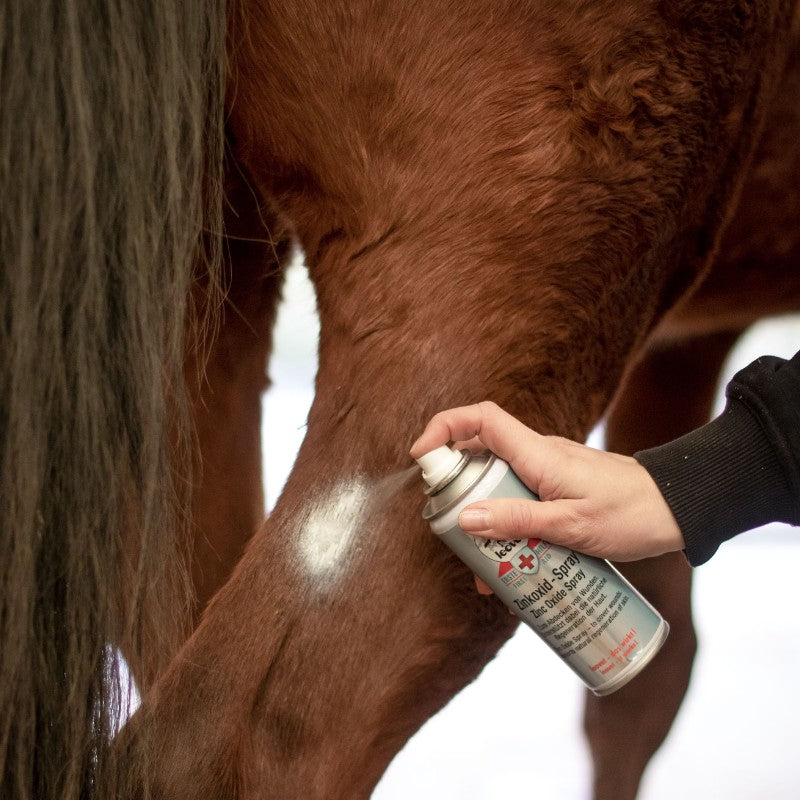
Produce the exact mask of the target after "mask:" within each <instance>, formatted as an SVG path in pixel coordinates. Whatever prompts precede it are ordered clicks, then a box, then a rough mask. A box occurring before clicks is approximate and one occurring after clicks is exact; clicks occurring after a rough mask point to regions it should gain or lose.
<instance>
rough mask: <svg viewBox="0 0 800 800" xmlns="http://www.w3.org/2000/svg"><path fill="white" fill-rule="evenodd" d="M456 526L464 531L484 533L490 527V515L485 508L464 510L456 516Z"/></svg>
mask: <svg viewBox="0 0 800 800" xmlns="http://www.w3.org/2000/svg"><path fill="white" fill-rule="evenodd" d="M458 526H459V527H460V528H461V529H462V530H465V531H486V530H489V528H491V527H492V515H491V513H490V512H489V511H488V510H487V509H485V508H465V509H464V510H463V511H462V512H461V513H460V514H459V515H458Z"/></svg>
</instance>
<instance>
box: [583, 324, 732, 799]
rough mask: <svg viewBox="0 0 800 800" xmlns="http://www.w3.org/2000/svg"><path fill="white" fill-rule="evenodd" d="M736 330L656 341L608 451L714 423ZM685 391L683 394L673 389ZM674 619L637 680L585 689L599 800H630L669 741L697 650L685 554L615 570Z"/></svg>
mask: <svg viewBox="0 0 800 800" xmlns="http://www.w3.org/2000/svg"><path fill="white" fill-rule="evenodd" d="M738 335H739V334H738V332H728V331H725V332H722V333H718V334H709V335H706V336H703V337H698V338H692V339H688V340H684V341H681V342H673V343H667V344H661V345H659V344H656V345H654V346H653V347H652V348H651V350H650V351H649V352H648V353H647V354H646V355H645V356H644V358H643V359H642V361H641V362H640V363H638V364H637V365H636V366H635V367H634V369H633V370H632V373H631V375H630V376H629V377H628V380H627V382H626V384H625V386H624V388H623V391H622V394H621V396H620V397H619V399H618V400H617V402H616V404H615V406H614V408H613V411H612V414H611V416H610V418H609V420H608V424H607V427H606V446H607V447H608V449H609V450H612V451H614V452H619V453H625V454H632V453H634V452H636V451H637V450H642V449H644V448H647V447H653V446H655V445H657V444H661V443H663V442H667V441H670V440H672V439H674V438H676V437H678V436H681V435H682V434H684V433H686V432H688V431H690V430H693V429H694V428H696V427H698V426H700V425H702V424H703V423H705V422H707V421H708V419H709V415H710V413H711V408H712V404H713V401H714V396H715V390H716V387H717V380H718V378H719V372H720V368H721V367H722V364H723V361H724V359H725V357H726V355H727V354H728V352H729V350H730V348H731V347H732V346H733V344H734V342H735V341H736V339H737V337H738ZM676 386H679V387H680V390H679V391H675V387H676ZM618 566H619V567H620V569H621V570H622V571H623V572H624V573H625V575H626V576H627V577H628V579H629V580H631V581H632V582H633V583H634V585H635V586H636V587H637V588H638V589H640V591H642V592H643V594H644V595H645V596H646V597H647V598H648V599H649V600H650V601H651V602H652V603H653V604H654V605H655V607H656V608H658V610H659V611H660V612H661V613H662V614H663V616H664V617H665V618H666V619H667V620H668V621H669V624H670V635H669V638H668V639H667V642H666V644H665V645H664V648H663V649H662V650H661V652H660V653H659V654H658V655H657V656H656V657H655V659H654V660H653V662H652V663H651V664H649V665H648V667H647V669H645V670H644V671H643V672H642V674H641V675H640V676H638V677H637V678H636V680H634V681H632V682H631V683H629V684H628V685H627V686H624V687H623V688H622V689H620V690H619V691H618V692H616V693H614V694H612V695H609V696H608V697H595V696H594V695H590V694H588V693H587V695H586V705H585V712H584V726H585V729H586V734H587V737H588V740H589V746H590V749H591V753H592V758H593V764H594V797H595V798H596V800H612V798H613V800H632V799H633V798H635V797H636V794H637V790H638V787H639V782H640V780H641V777H642V774H643V772H644V769H645V767H646V766H647V763H648V761H649V760H650V758H651V757H652V755H653V754H654V753H655V751H656V750H657V749H658V747H659V746H660V745H661V743H662V741H663V740H664V737H665V736H666V735H667V733H668V731H669V729H670V727H671V725H672V722H673V720H674V718H675V715H676V714H677V712H678V709H679V707H680V704H681V702H682V700H683V697H684V694H685V693H686V689H687V687H688V685H689V677H690V674H691V669H692V662H693V660H694V654H695V649H696V638H695V632H694V627H693V625H692V617H691V597H690V593H691V583H692V581H691V568H690V567H689V565H688V563H687V562H686V560H685V558H684V557H683V556H682V555H681V554H679V553H678V554H674V553H672V554H668V555H666V556H662V557H660V558H657V559H648V560H646V561H639V562H636V563H631V564H622V565H618Z"/></svg>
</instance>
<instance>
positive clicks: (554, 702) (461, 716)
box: [263, 260, 800, 800]
mask: <svg viewBox="0 0 800 800" xmlns="http://www.w3.org/2000/svg"><path fill="white" fill-rule="evenodd" d="M318 330H319V326H318V321H317V317H316V312H315V301H314V293H313V289H312V287H311V285H310V283H309V282H308V279H307V275H306V272H305V269H304V267H303V266H302V264H301V262H300V261H299V260H296V262H295V263H294V264H293V266H292V267H291V268H290V270H289V273H288V276H287V283H286V287H285V291H284V302H283V305H282V307H281V311H280V314H279V319H278V327H277V331H276V336H275V349H274V354H273V358H272V362H271V366H270V373H271V377H272V380H273V386H272V388H271V389H270V391H269V392H268V394H267V395H266V397H265V399H264V426H263V442H264V452H265V458H266V464H265V488H266V494H267V503H268V507H270V508H271V507H272V505H273V504H274V502H275V500H276V498H277V497H278V495H279V493H280V490H281V487H282V486H283V483H284V481H285V479H286V476H287V475H288V473H289V471H290V469H291V466H292V463H293V461H294V458H295V454H296V452H297V449H298V447H299V445H300V443H301V442H302V439H303V435H304V433H305V423H306V416H307V413H308V409H309V407H310V404H311V401H312V399H313V392H314V389H313V381H314V374H315V371H316V343H317V334H318ZM798 349H800V317H788V318H786V317H785V318H781V319H776V320H770V321H768V322H765V323H762V324H759V325H758V326H757V327H756V328H754V329H753V330H752V331H751V332H750V333H748V334H747V336H746V337H745V338H744V339H743V340H742V341H741V342H740V343H739V345H738V346H737V348H736V350H735V352H734V353H733V354H732V355H731V358H730V359H729V362H728V364H727V367H726V369H725V376H726V377H725V380H727V378H728V377H730V376H731V375H732V374H733V373H734V372H735V371H736V370H737V369H739V368H740V367H742V366H744V365H746V364H747V363H749V362H750V361H752V360H753V359H754V358H756V357H758V356H759V355H763V354H765V353H770V354H774V355H781V356H791V355H793V354H794V353H795V352H796V351H797V350H798ZM723 386H724V383H723ZM717 404H718V410H721V408H722V405H723V400H722V396H721V393H720V396H719V397H718V400H717ZM590 444H593V445H594V446H602V432H601V431H595V433H593V435H592V438H591V439H590ZM798 537H800V532H798V531H793V530H792V529H791V528H789V527H788V526H784V525H769V526H766V527H764V528H761V529H759V530H757V531H752V532H749V533H746V534H743V535H742V536H739V537H737V538H736V539H735V540H734V541H732V542H729V543H727V544H725V545H723V547H722V548H721V550H720V551H719V552H718V553H717V555H716V556H715V557H714V558H713V559H712V560H711V561H710V562H709V563H708V564H705V565H703V566H702V567H700V568H698V569H697V570H696V572H695V584H694V609H695V622H696V625H697V629H698V636H699V641H700V645H699V652H698V656H697V660H696V662H695V668H694V675H693V680H692V684H691V687H690V690H689V694H688V695H687V697H686V700H685V702H684V705H683V707H682V709H681V711H680V714H679V716H678V719H677V720H676V723H675V725H674V727H673V730H672V732H671V734H670V736H669V738H668V740H667V742H666V744H665V745H664V746H663V747H662V748H661V750H660V751H659V753H658V754H657V756H656V758H655V759H654V761H653V762H652V763H651V765H650V768H649V770H648V772H647V773H646V774H645V778H644V783H643V786H642V791H641V795H640V797H641V800H667V798H669V800H672V798H674V797H681V798H682V800H700V798H709V797H713V798H725V800H754V798H767V797H768V798H770V799H771V800H795V799H796V798H797V797H798V796H800V756H799V755H798V748H797V742H798V741H800V715H798V703H797V701H796V698H795V695H796V693H797V690H796V687H795V685H794V676H795V673H796V672H797V670H798V669H800V618H798V614H797V608H798V600H797V587H800V538H798ZM532 679H533V681H532ZM511 680H519V681H521V682H522V681H524V682H527V683H528V685H529V686H532V685H535V686H536V687H537V688H538V689H539V692H538V696H537V706H536V707H535V708H533V709H532V710H531V711H530V713H529V714H527V715H517V716H516V717H514V716H508V715H505V714H504V715H503V717H502V725H500V724H495V721H494V720H495V717H497V718H498V723H499V709H498V692H499V690H500V689H499V687H507V686H508V685H509V682H510V681H511ZM534 682H535V683H534ZM582 694H583V693H582V689H581V687H580V685H579V682H578V680H577V678H575V677H574V676H573V674H572V672H571V671H570V670H569V669H568V668H566V667H565V666H564V665H563V664H562V663H561V662H560V660H559V659H558V658H557V657H556V656H554V655H553V654H552V653H551V652H550V651H549V650H548V648H547V647H546V646H545V645H543V644H542V643H541V642H540V641H539V640H538V638H537V637H536V635H535V634H533V633H532V632H531V631H530V630H528V629H527V628H524V627H523V626H520V629H519V630H518V631H517V633H516V634H515V635H514V636H513V637H512V639H511V640H510V641H509V642H508V643H507V644H506V645H505V647H504V648H503V649H502V650H501V651H500V654H499V655H498V656H497V658H496V659H495V660H494V661H492V662H491V663H490V664H489V665H487V667H486V668H485V669H484V671H483V673H482V674H481V676H480V677H479V678H478V679H477V680H476V681H475V682H474V683H473V684H471V685H470V686H468V687H467V688H466V689H465V690H464V691H463V692H461V694H459V695H458V696H457V697H456V698H454V699H453V700H452V701H451V703H450V704H449V705H448V706H447V707H446V708H445V709H444V710H443V711H441V712H440V713H439V714H438V715H436V716H435V717H433V718H432V719H431V720H430V721H429V722H428V723H427V724H426V725H425V726H424V727H423V728H422V729H421V730H420V731H419V732H418V733H417V734H416V735H415V736H414V737H413V738H412V739H411V740H410V741H409V743H408V744H407V745H406V747H405V748H404V749H403V750H402V751H401V752H400V753H399V754H398V755H397V757H396V758H395V759H394V761H393V762H392V764H391V765H390V767H389V769H388V771H387V772H386V774H385V775H384V777H383V779H382V780H381V782H380V784H379V785H378V787H377V788H376V790H375V792H374V794H373V800H407V798H408V797H412V796H414V797H422V798H437V800H456V799H457V800H473V799H474V800H494V799H495V798H507V797H509V796H515V797H523V796H524V797H537V798H540V800H550V798H555V797H558V798H559V800H585V799H586V798H588V797H589V796H590V794H589V783H590V774H589V762H588V755H587V750H586V747H585V745H584V743H583V737H582V733H581V723H580V718H581V708H582V702H583V700H582ZM539 716H541V717H543V718H547V719H550V720H557V722H556V723H555V726H554V727H552V728H551V729H549V731H548V733H547V735H546V736H543V735H542V734H541V731H540V729H539V728H538V727H537V725H536V719H537V717H539Z"/></svg>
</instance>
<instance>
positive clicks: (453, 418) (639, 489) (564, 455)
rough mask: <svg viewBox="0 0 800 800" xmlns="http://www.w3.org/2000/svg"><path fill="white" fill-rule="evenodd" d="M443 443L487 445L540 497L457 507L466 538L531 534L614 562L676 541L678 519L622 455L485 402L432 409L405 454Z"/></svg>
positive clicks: (678, 544)
mask: <svg viewBox="0 0 800 800" xmlns="http://www.w3.org/2000/svg"><path fill="white" fill-rule="evenodd" d="M451 441H454V442H456V443H457V446H461V447H464V446H466V447H469V448H471V449H475V446H476V445H478V444H481V445H483V446H484V447H487V448H488V449H489V450H491V451H492V452H493V453H495V454H496V455H498V456H499V457H500V458H502V459H504V460H505V461H507V462H508V463H509V465H510V466H511V468H512V469H513V470H514V472H515V473H516V474H517V475H518V476H519V478H520V479H521V480H522V481H523V482H524V483H525V484H526V485H527V486H528V487H529V488H530V489H531V490H533V491H534V492H536V494H538V495H539V497H540V499H541V501H540V502H537V501H535V500H523V499H491V500H481V501H479V502H475V503H472V504H470V505H469V506H467V507H466V508H465V509H463V510H462V511H461V514H460V515H459V526H460V527H461V529H462V530H464V531H466V532H467V533H469V534H471V535H473V536H484V537H487V538H493V539H522V538H525V537H538V538H542V539H545V540H547V541H549V542H552V543H553V544H559V545H562V546H564V547H569V548H571V549H574V550H577V551H579V552H582V553H587V554H589V555H594V556H599V557H601V558H609V559H611V560H614V561H634V560H636V559H640V558H648V557H650V556H657V555H661V554H662V553H667V552H671V551H674V550H682V549H683V547H684V541H683V536H682V534H681V531H680V528H679V527H678V523H677V522H676V521H675V518H674V517H673V515H672V512H671V511H670V509H669V506H668V505H667V503H666V501H665V500H664V497H663V496H662V494H661V492H660V491H659V490H658V487H657V486H656V484H655V482H654V481H653V479H652V478H651V477H650V474H649V473H648V472H647V470H646V469H645V468H644V467H643V466H642V465H641V464H639V463H638V462H637V461H636V460H635V459H633V458H630V457H629V456H621V455H617V454H616V453H607V452H605V451H603V450H595V449H593V448H591V447H586V446H585V445H582V444H578V443H577V442H573V441H570V440H568V439H562V438H560V437H557V436H542V435H540V434H538V433H536V432H535V431H532V430H531V429H530V428H527V427H526V426H525V425H523V424H522V423H521V422H519V420H517V419H515V418H514V417H512V416H511V415H510V414H507V413H506V412H505V411H503V410H502V409H501V408H500V407H499V406H497V405H495V404H494V403H490V402H484V403H478V404H477V405H472V406H463V407H461V408H453V409H450V410H449V411H442V412H440V413H439V414H437V415H436V416H435V417H433V419H431V421H430V422H429V423H428V425H427V427H426V428H425V431H424V432H423V434H422V436H420V438H419V439H417V441H416V442H415V443H414V445H413V446H412V448H411V456H412V458H418V457H419V456H421V455H423V454H424V453H427V452H429V451H430V450H433V449H434V448H435V447H439V446H440V445H443V444H446V443H448V442H451ZM459 443H460V444H459Z"/></svg>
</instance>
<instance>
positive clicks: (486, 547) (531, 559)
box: [473, 537, 541, 578]
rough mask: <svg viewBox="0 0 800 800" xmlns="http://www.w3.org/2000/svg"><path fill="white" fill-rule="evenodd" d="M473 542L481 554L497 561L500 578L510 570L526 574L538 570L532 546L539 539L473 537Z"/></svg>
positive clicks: (539, 540) (531, 573)
mask: <svg viewBox="0 0 800 800" xmlns="http://www.w3.org/2000/svg"><path fill="white" fill-rule="evenodd" d="M473 542H474V543H475V546H476V547H477V548H478V550H479V551H480V553H481V554H482V555H483V556H485V557H486V558H489V559H491V560H492V561H497V562H499V566H498V572H497V574H498V577H501V578H502V577H503V575H506V574H507V573H509V572H511V570H517V571H519V572H522V573H524V574H527V575H533V574H535V573H536V572H538V571H539V557H538V556H537V555H536V553H535V551H534V548H536V547H537V546H538V545H539V544H540V543H541V539H508V540H498V539H479V538H477V537H475V538H473Z"/></svg>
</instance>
